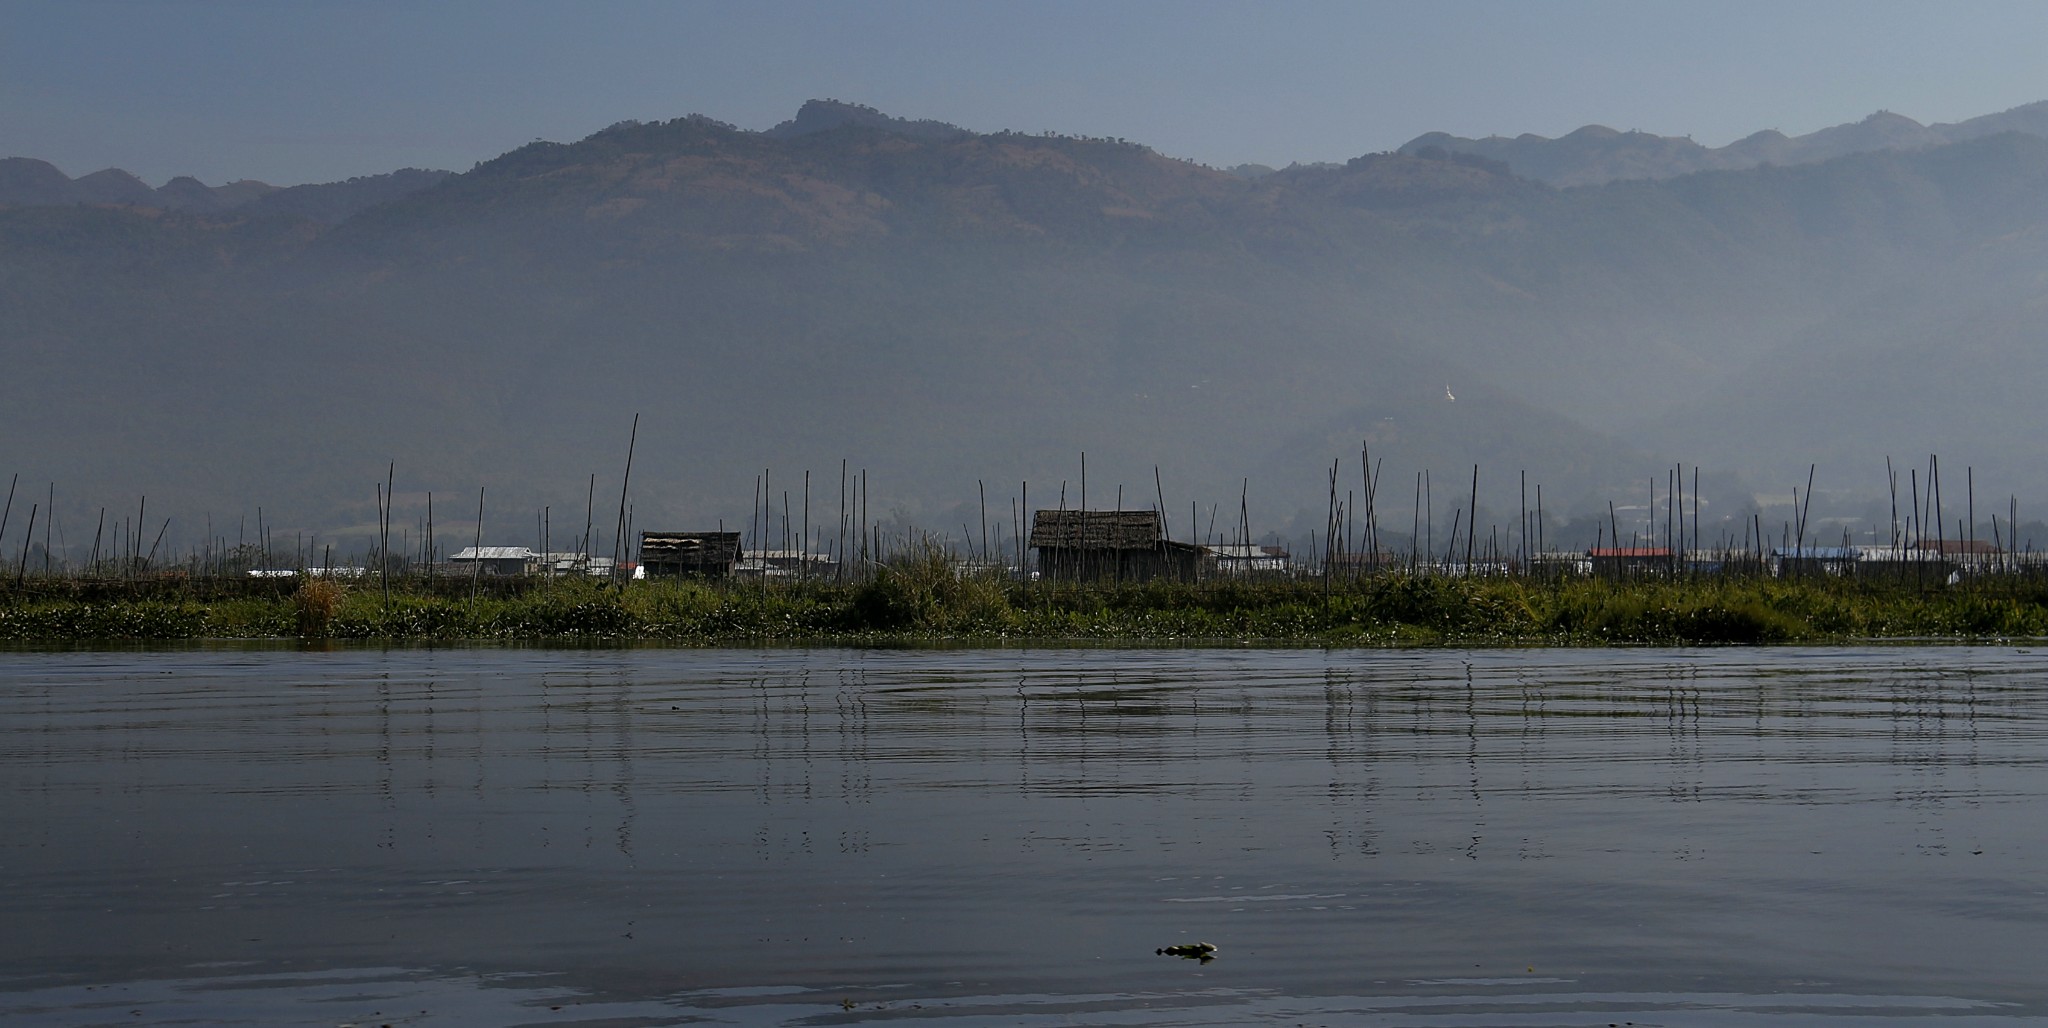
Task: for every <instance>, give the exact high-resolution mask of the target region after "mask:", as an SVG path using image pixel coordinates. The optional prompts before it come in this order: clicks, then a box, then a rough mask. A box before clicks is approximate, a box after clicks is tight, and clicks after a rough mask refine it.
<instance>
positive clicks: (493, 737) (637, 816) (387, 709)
mask: <svg viewBox="0 0 2048 1028" xmlns="http://www.w3.org/2000/svg"><path fill="white" fill-rule="evenodd" d="M2044 815H2048V652H2043V653H2032V652H2026V651H2019V650H2014V649H2011V648H2005V649H1958V648H1936V649H1917V648H1916V649H1868V650H1844V649H1829V650H1788V649H1772V650H1704V651H1691V650H1669V651H1659V650H1623V651H1584V650H1543V651H1487V652H1474V653H1458V652H1443V651H1429V652H1322V651H1242V650H1207V651H1204V650H1165V651H1137V650H1000V651H996V650H979V651H918V652H880V651H849V650H810V651H787V650H785V651H734V650H710V651H675V650H621V651H601V652H588V651H573V652H572V651H527V650H503V649H482V650H436V651H423V650H393V651H382V650H342V651H337V652H312V653H300V652H283V651H254V652H250V651H235V650H188V651H175V652H159V653H20V652H14V653H0V925H4V929H0V1023H5V1024H10V1025H14V1024H20V1025H81V1024H109V1025H112V1024H120V1025H138V1024H155V1025H163V1024H216V1023H231V1024H251V1025H277V1024H306V1025H339V1024H365V1025H374V1024H394V1025H396V1024H437V1025H438V1024H451V1025H452V1024H460V1025H469V1024H475V1025H506V1024H578V1023H581V1024H607V1025H666V1024H684V1023H700V1022H711V1023H736V1024H783V1023H794V1024H816V1025H828V1024H846V1023H859V1022H867V1021H875V1020H884V1019H910V1018H915V1019H918V1020H921V1021H924V1022H930V1023H935V1024H939V1025H960V1024H1241V1023H1275V1024H1301V1023H1310V1024H1319V1023H1320V1024H1328V1023H1339V1024H1369V1025H1567V1024H1569V1025H1578V1024H1596V1025H1604V1024H1608V1023H1615V1024H1623V1023H1626V1022H1631V1021H1632V1022H1634V1023H1636V1024H1639V1025H1648V1024H1658V1025H1722V1024H1748V1023H1756V1022H1759V1021H1771V1022H1777V1023H1784V1024H1809V1023H1824V1024H1830V1025H1836V1024H1857V1023H1870V1022H1880V1023H1884V1024H1887V1025H1896V1024H1918V1023H1930V1024H1931V1023H1941V1024H1954V1023H1956V1022H1957V1021H1958V1020H1961V1021H1963V1022H1966V1023H1969V1024H1973V1025H1976V1024H1986V1023H2007V1022H2009V1023H2040V1022H2043V1021H2048V847H2044V841H2048V839H2044V836H2048V830H2044V829H2048V817H2044ZM1196 940H1202V941H1208V942H1212V943H1215V944H1216V945H1217V946H1219V947H1221V951H1220V952H1219V954H1218V955H1217V959H1215V960H1214V961H1211V962H1208V963H1198V962H1195V961H1191V960H1182V959H1178V958H1174V957H1169V956H1159V955H1156V954H1155V952H1154V951H1155V950H1156V949H1158V948H1159V947H1162V946H1167V945H1172V944H1176V943H1186V942H1193V941H1196Z"/></svg>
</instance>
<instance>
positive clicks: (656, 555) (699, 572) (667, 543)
mask: <svg viewBox="0 0 2048 1028" xmlns="http://www.w3.org/2000/svg"><path fill="white" fill-rule="evenodd" d="M740 556H741V554H740V534H739V533H738V532H642V533H640V564H641V566H642V567H644V568H646V569H647V574H648V576H649V577H663V576H668V577H673V576H683V575H687V576H690V577H693V578H726V577H729V576H731V574H732V571H733V567H734V566H735V565H737V564H738V563H739V561H740Z"/></svg>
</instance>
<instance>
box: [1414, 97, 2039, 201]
mask: <svg viewBox="0 0 2048 1028" xmlns="http://www.w3.org/2000/svg"><path fill="white" fill-rule="evenodd" d="M2002 132H2019V133H2022V134H2025V135H2031V136H2040V137H2043V138H2048V101H2040V102H2036V103H2031V104H2025V105H2022V106H2019V107H2014V108H2012V109H2010V110H2007V111H2001V112H1999V113H1997V114H1987V115H1984V116H1982V117H1978V118H1971V119H1969V120H1967V121H1959V122H1954V123H1952V124H1936V125H1922V124H1920V123H1919V122H1917V121H1914V120H1913V119H1911V118H1908V117H1906V116H1904V115H1901V114H1894V113H1892V112H1890V111H1878V112H1877V113H1875V114H1872V115H1870V116H1869V117H1867V118H1865V119H1863V120H1862V121H1859V122H1855V123H1853V124H1848V125H1835V126H1832V127H1830V128H1824V129H1820V130H1819V131H1816V132H1810V133H1808V134H1806V135H1803V136H1787V135H1785V134H1784V133H1782V132H1779V131H1777V130H1775V129H1766V130H1764V131H1762V132H1757V133H1754V134H1752V135H1749V136H1746V137H1744V138H1742V139H1738V140H1736V141H1735V142H1733V143H1730V144H1728V145H1727V146H1722V147H1707V146H1702V145H1700V144H1699V143H1695V142H1693V141H1692V139H1691V138H1689V137H1685V136H1660V135H1655V134H1653V133H1649V132H1638V131H1630V132H1618V131H1616V130H1614V129H1611V128H1608V127H1607V126H1605V125H1587V126H1585V127H1584V128H1581V129H1578V130H1577V131H1574V132H1571V133H1568V134H1566V135H1564V136H1560V137H1558V138H1556V139H1551V138H1548V137H1545V136H1538V135H1534V134H1527V133H1525V134H1523V135H1519V136H1515V137H1513V138H1509V137H1507V136H1487V137H1485V138H1483V139H1468V138H1465V137H1463V136H1454V135H1451V134H1449V133H1445V132H1429V133H1425V134H1423V135H1420V136H1417V137H1415V138H1414V139H1411V140H1409V141H1408V142H1407V143H1405V144H1403V145H1402V146H1401V147H1400V149H1399V151H1397V152H1399V153H1405V154H1418V153H1424V152H1427V151H1431V150H1433V149H1434V150H1444V151H1447V152H1450V153H1467V154H1476V155H1478V156H1481V157H1487V158H1491V159H1493V160H1496V161H1500V162H1502V163H1504V164H1506V165H1507V166H1508V167H1510V168H1513V169H1514V171H1515V174H1517V175H1521V176H1524V177H1526V178H1532V179H1535V180H1537V181H1539V182H1543V183H1547V184H1549V185H1553V186H1586V185H1599V184H1601V183H1605V182H1613V181H1617V180H1622V179H1664V178H1676V177H1677V176H1680V175H1689V174H1692V173H1693V172H1697V171H1740V170H1743V169H1747V168H1754V167H1759V166H1761V165H1765V164H1773V165H1792V164H1813V163H1817V162H1820V161H1827V160H1833V159H1835V158H1837V157H1847V156H1849V155H1851V154H1859V153H1874V152H1878V151H1883V150H1910V149H1916V148H1919V147H1926V146H1940V145H1942V144H1945V143H1960V142H1965V141H1968V140H1972V139H1981V138H1983V137H1985V136H1992V135H1997V134H1999V133H2002Z"/></svg>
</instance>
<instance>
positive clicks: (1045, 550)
mask: <svg viewBox="0 0 2048 1028" xmlns="http://www.w3.org/2000/svg"><path fill="white" fill-rule="evenodd" d="M637 543H638V545H637V547H636V548H635V552H634V553H633V554H632V556H631V559H626V558H621V559H619V560H618V561H617V562H616V563H615V562H614V560H613V558H611V557H608V556H595V555H590V554H585V553H571V552H547V551H539V550H534V549H530V548H528V547H525V546H470V547H465V548H463V549H462V550H460V551H459V552H457V553H455V554H454V555H452V556H451V557H449V558H448V559H447V560H445V561H441V562H437V563H435V564H434V565H432V569H431V570H432V573H434V574H436V575H446V576H456V577H467V576H492V577H529V578H546V577H560V576H594V577H599V578H617V579H650V578H653V579H662V578H691V579H701V580H752V581H765V580H779V581H808V582H838V581H849V580H859V579H862V578H865V577H867V576H869V575H871V574H872V573H873V572H874V571H875V570H877V569H880V568H886V567H888V566H889V565H890V563H891V561H892V560H896V559H902V557H903V556H904V554H905V553H908V552H910V551H909V550H908V549H904V548H902V547H899V549H903V552H901V553H899V552H894V551H892V552H890V553H887V554H884V553H882V547H881V545H880V544H879V543H877V544H875V545H874V547H873V549H872V550H868V549H865V548H864V549H863V550H862V552H861V553H860V554H858V555H856V557H855V559H853V560H845V561H843V560H841V559H840V558H839V557H838V556H837V555H835V554H833V553H830V552H824V553H820V552H814V551H811V550H806V549H799V548H755V549H751V550H750V549H749V548H748V547H747V546H746V545H745V543H744V535H743V533H741V532H737V531H698V532H678V531H643V532H640V533H639V534H638V540H637ZM931 545H932V546H933V547H934V548H937V547H938V546H939V544H937V543H932V544H931ZM1464 545H1465V546H1471V547H1474V548H1476V551H1477V552H1470V553H1468V552H1464V551H1463V550H1462V549H1461V545H1460V544H1459V543H1458V542H1457V541H1455V540H1454V541H1453V543H1452V546H1451V548H1450V550H1449V551H1448V552H1446V553H1444V554H1439V555H1430V554H1423V553H1420V552H1418V551H1416V550H1413V549H1411V550H1409V551H1405V552H1400V551H1396V550H1394V549H1386V548H1381V549H1364V550H1356V549H1351V548H1349V547H1347V545H1346V544H1345V541H1344V540H1342V539H1339V538H1335V537H1334V536H1333V537H1332V538H1331V539H1330V540H1329V545H1328V546H1327V547H1320V548H1317V551H1318V552H1315V553H1313V554H1311V555H1307V556H1300V555H1296V554H1294V553H1290V552H1289V550H1288V549H1287V548H1286V547H1283V546H1277V545H1270V544H1260V543H1244V542H1229V543H1209V544H1200V543H1189V542H1180V541H1176V540H1173V539H1170V538H1168V537H1167V534H1166V531H1165V526H1164V523H1163V519H1162V518H1161V517H1160V515H1159V512H1158V511H1156V510H1150V509H1146V510H1089V511H1079V510H1041V511H1037V512H1036V513H1035V515H1034V516H1033V519H1032V524H1031V530H1030V535H1029V537H1028V541H1027V543H1026V547H1027V548H1028V551H1029V552H1028V553H1025V552H1023V550H1024V548H1020V549H1019V550H1015V551H1011V552H1010V553H1009V554H1008V555H1007V559H1004V557H1003V556H1001V555H985V554H983V553H981V552H979V551H975V550H973V548H972V547H969V548H968V552H966V553H964V554H963V553H960V552H954V551H948V552H945V557H946V559H948V560H950V561H951V563H952V564H953V566H954V568H955V570H956V572H957V573H958V574H960V575H962V576H966V575H993V576H999V577H1006V578H1011V579H1016V580H1040V579H1044V580H1053V581H1073V582H1092V583H1132V584H1138V583H1144V582H1150V581H1155V580H1167V581H1183V582H1193V581H1203V580H1210V579H1258V578H1268V579H1320V578H1338V579H1347V578H1361V577H1366V576H1372V575H1380V574H1393V573H1400V574H1411V575H1441V576H1519V575H1532V576H1537V577H1601V578H1647V577H1676V576H1716V575H1730V576H1747V577H1801V576H1808V577H1811V576H1825V577H1835V578H1874V579H1888V580H1918V581H1922V582H1926V583H1929V584H1933V583H1941V582H1948V583H1953V582H1956V581H1960V580H1962V579H1964V578H1968V577H1972V576H1982V575H2000V574H2004V575H2011V574H2035V573H2039V572H2041V571H2043V570H2044V569H2048V557H2044V555H2043V554H2040V553H2034V552H2014V551H2011V550H2008V549H2006V548H2004V547H2002V546H2000V545H1999V544H1997V543H1995V542H1992V541H1990V540H1983V539H1926V540H1904V539H1902V540H1899V541H1897V542H1895V543H1891V544H1887V545H1874V546H1850V545H1842V546H1818V545H1811V544H1804V543H1793V544H1790V545H1785V546H1773V547H1768V548H1762V549H1757V548H1723V549H1711V548H1687V547H1674V546H1634V545H1632V546H1594V547H1589V548H1587V549H1584V550H1543V551H1537V552H1531V553H1504V552H1501V551H1500V549H1499V547H1498V546H1497V545H1495V544H1494V543H1492V542H1486V543H1479V542H1477V541H1476V540H1471V539H1468V540H1466V541H1465V544H1464ZM297 573H298V572H296V571H252V572H251V574H255V575H279V576H283V575H294V574H297ZM311 573H313V574H334V575H353V574H362V573H364V572H363V571H362V570H361V569H349V568H334V569H314V570H313V571H312V572H311Z"/></svg>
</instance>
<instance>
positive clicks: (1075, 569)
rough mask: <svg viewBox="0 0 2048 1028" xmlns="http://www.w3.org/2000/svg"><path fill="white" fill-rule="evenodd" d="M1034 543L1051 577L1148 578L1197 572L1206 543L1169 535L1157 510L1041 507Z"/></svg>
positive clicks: (1042, 568) (1045, 572)
mask: <svg viewBox="0 0 2048 1028" xmlns="http://www.w3.org/2000/svg"><path fill="white" fill-rule="evenodd" d="M1031 547H1032V549H1035V550H1037V551H1038V570H1039V574H1041V575H1043V576H1045V577H1047V578H1070V579H1089V580H1104V579H1107V580H1113V581H1132V582H1142V581H1146V580H1148V579H1153V578H1182V579H1189V578H1193V577H1195V573H1196V570H1197V569H1198V568H1199V567H1200V565H1201V559H1202V548H1201V547H1199V546H1195V545H1193V544H1191V543H1177V542H1174V541H1172V540H1170V539H1168V538H1166V531H1165V523H1164V522H1163V521H1162V520H1161V519H1160V517H1159V512H1158V511H1156V510H1041V511H1039V512H1037V514H1035V515H1034V516H1033V517H1032V519H1031Z"/></svg>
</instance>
